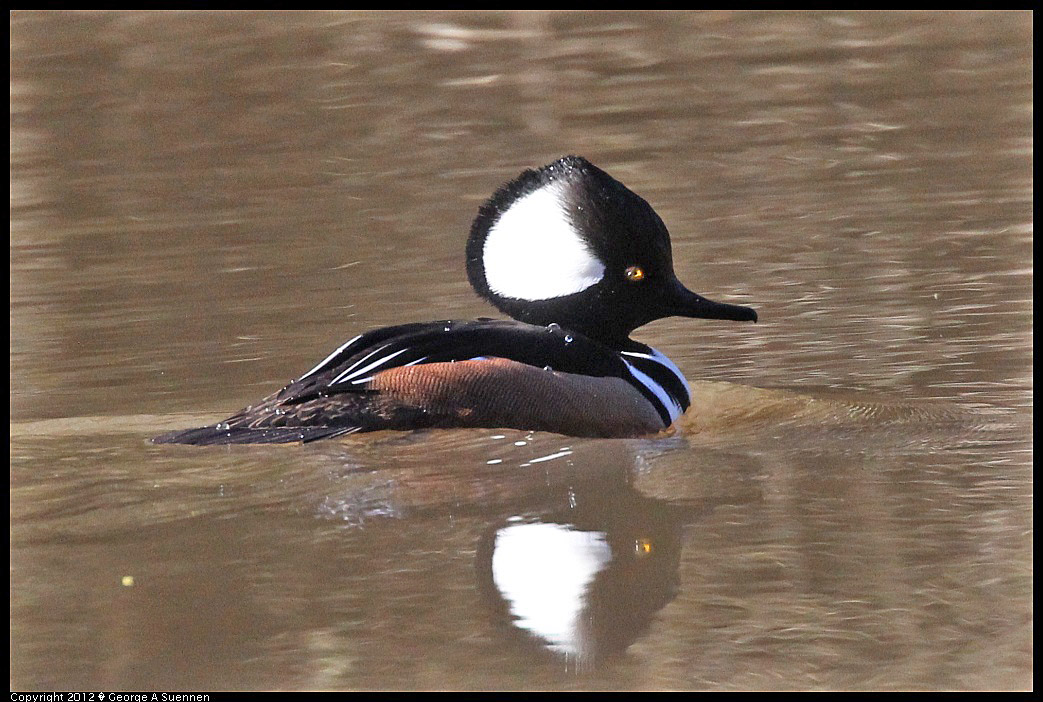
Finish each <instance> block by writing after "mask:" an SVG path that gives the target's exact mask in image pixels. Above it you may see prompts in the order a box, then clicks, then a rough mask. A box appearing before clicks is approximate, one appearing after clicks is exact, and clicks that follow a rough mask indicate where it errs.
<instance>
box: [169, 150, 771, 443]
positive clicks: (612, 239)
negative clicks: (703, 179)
mask: <svg viewBox="0 0 1043 702" xmlns="http://www.w3.org/2000/svg"><path fill="white" fill-rule="evenodd" d="M466 269H467V277H468V280H469V282H470V284H471V287H472V288H473V289H474V290H475V292H476V293H477V294H478V295H479V296H480V297H482V298H483V299H485V300H486V301H488V302H489V303H491V304H492V305H493V306H494V307H496V309H498V310H499V311H500V312H502V313H503V314H504V315H506V316H507V317H510V319H491V318H485V317H482V318H477V319H473V320H438V321H432V322H414V323H408V324H400V325H396V326H389V327H383V328H379V329H374V330H371V331H367V332H365V333H363V334H359V335H357V336H355V337H353V338H351V339H349V340H348V341H346V342H344V343H343V344H341V345H340V346H339V347H337V349H336V350H334V351H333V352H332V353H330V354H329V355H328V356H326V358H324V359H323V360H322V361H320V362H319V363H317V364H316V365H315V366H314V367H312V368H311V369H310V370H308V371H307V372H306V373H304V374H303V375H301V376H300V377H298V378H297V379H296V380H294V381H292V382H290V383H289V384H288V385H286V386H285V387H283V388H282V389H281V390H279V391H277V392H274V393H272V394H271V395H269V396H268V397H266V398H264V399H262V400H261V401H260V402H258V403H257V404H254V405H250V406H248V407H246V408H244V409H242V410H240V411H238V412H236V413H235V414H233V415H231V416H230V417H228V418H227V419H225V420H223V421H221V422H217V423H215V424H212V425H209V426H205V427H199V428H194V429H187V430H179V431H174V432H170V433H166V434H163V435H161V436H157V437H155V438H154V439H152V441H153V442H155V443H160V444H191V445H197V446H209V445H222V444H275V443H294V442H311V441H315V440H319V439H330V438H334V437H339V436H344V435H348V434H354V433H356V432H369V431H381V430H400V431H410V430H419V429H429V428H471V429H474V428H496V429H520V430H529V431H545V432H555V433H558V434H563V435H567V436H576V437H592V438H593V437H603V438H608V437H635V436H645V435H654V434H657V433H660V432H663V431H664V430H666V429H668V428H669V427H671V425H673V424H674V423H675V422H676V421H677V419H678V418H679V417H680V416H681V415H682V414H684V412H685V411H686V410H687V409H688V408H689V407H690V406H691V402H692V400H691V390H690V387H689V385H688V381H687V380H686V379H685V376H684V374H683V373H682V372H681V370H680V369H679V368H678V367H677V365H676V364H675V363H674V362H673V361H671V360H670V359H669V358H668V357H667V356H666V355H664V354H663V353H661V352H660V351H657V350H656V349H654V348H652V347H651V346H648V345H646V344H643V343H641V342H639V341H635V340H633V339H632V338H631V334H632V333H633V332H634V330H636V329H638V328H639V327H642V326H643V325H645V324H648V323H649V322H652V321H654V320H658V319H662V318H665V317H690V318H699V319H712V320H731V321H739V322H756V321H757V312H756V311H755V310H753V309H751V308H749V307H745V306H741V305H736V304H728V303H723V302H715V301H713V300H710V299H708V298H706V297H703V296H702V295H699V294H697V293H694V292H692V291H691V290H689V289H688V288H686V287H685V286H684V285H683V284H682V283H681V282H680V280H678V278H677V276H676V274H675V273H674V268H673V256H672V251H671V244H670V233H669V231H668V230H667V227H666V225H665V224H664V223H663V220H662V219H661V218H660V217H659V215H658V214H656V212H655V210H654V209H653V208H652V206H651V205H649V204H648V202H646V201H645V200H644V199H643V198H642V197H640V196H639V195H637V194H636V193H634V192H633V191H631V190H630V189H629V188H627V187H626V186H625V185H623V183H621V182H619V181H618V180H616V179H615V178H613V177H612V176H610V175H609V174H608V173H606V172H605V171H603V170H601V169H600V168H598V167H597V166H595V165H594V164H593V163H591V162H590V161H588V160H587V159H585V158H583V157H580V156H565V157H562V158H559V159H558V160H556V161H554V162H553V163H550V164H547V165H545V166H542V167H540V168H535V169H527V170H525V171H524V172H522V173H521V174H520V175H519V176H518V177H516V178H514V179H513V180H511V181H509V182H508V183H506V184H504V185H503V186H501V187H500V188H499V189H498V190H496V192H495V193H494V194H493V195H492V197H490V198H489V199H488V200H487V201H486V202H485V203H484V204H482V205H481V206H480V207H479V209H478V214H477V216H476V217H475V219H474V223H473V224H472V226H471V230H470V235H469V236H468V239H467V244H466Z"/></svg>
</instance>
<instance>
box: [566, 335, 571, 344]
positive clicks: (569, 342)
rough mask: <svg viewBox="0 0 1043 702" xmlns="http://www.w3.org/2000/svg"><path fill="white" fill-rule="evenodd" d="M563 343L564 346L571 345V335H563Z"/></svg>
mask: <svg viewBox="0 0 1043 702" xmlns="http://www.w3.org/2000/svg"><path fill="white" fill-rule="evenodd" d="M565 343H566V344H571V343H572V334H566V335H565Z"/></svg>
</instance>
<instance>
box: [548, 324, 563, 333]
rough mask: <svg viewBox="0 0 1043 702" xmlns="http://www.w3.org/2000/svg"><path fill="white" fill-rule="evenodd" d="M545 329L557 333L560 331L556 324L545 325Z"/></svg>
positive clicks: (558, 325)
mask: <svg viewBox="0 0 1043 702" xmlns="http://www.w3.org/2000/svg"><path fill="white" fill-rule="evenodd" d="M547 329H548V331H552V332H559V331H561V325H560V324H558V323H557V322H551V323H550V324H548V325H547Z"/></svg>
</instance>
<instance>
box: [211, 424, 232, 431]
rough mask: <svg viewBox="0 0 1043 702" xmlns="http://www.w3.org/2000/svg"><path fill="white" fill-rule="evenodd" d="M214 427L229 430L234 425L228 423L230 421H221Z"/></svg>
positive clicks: (219, 429)
mask: <svg viewBox="0 0 1043 702" xmlns="http://www.w3.org/2000/svg"><path fill="white" fill-rule="evenodd" d="M214 428H215V429H217V430H218V431H228V430H229V429H231V428H232V427H231V426H230V425H229V424H228V422H220V423H219V424H218V425H217V426H216V427H214Z"/></svg>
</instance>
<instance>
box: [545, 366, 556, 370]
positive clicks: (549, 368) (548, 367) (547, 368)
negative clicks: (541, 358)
mask: <svg viewBox="0 0 1043 702" xmlns="http://www.w3.org/2000/svg"><path fill="white" fill-rule="evenodd" d="M543 370H549V371H552V370H554V369H553V368H551V367H550V366H544V367H543Z"/></svg>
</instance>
